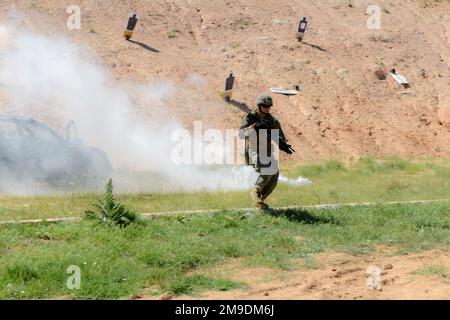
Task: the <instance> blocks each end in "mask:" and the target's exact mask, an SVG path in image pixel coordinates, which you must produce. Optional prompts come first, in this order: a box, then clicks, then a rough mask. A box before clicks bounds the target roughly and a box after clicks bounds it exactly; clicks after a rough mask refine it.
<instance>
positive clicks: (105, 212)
mask: <svg viewBox="0 0 450 320" xmlns="http://www.w3.org/2000/svg"><path fill="white" fill-rule="evenodd" d="M94 207H95V212H94V211H91V210H86V212H85V213H86V218H87V219H89V220H96V221H101V222H107V223H111V224H115V225H118V226H120V227H126V226H128V225H129V224H130V223H133V222H137V220H138V215H137V213H136V212H135V211H133V210H130V209H127V208H125V206H124V205H122V204H120V203H119V202H118V201H116V199H115V198H114V195H113V184H112V180H111V179H109V181H108V183H107V184H106V187H105V194H104V196H103V200H99V201H98V203H96V204H94Z"/></svg>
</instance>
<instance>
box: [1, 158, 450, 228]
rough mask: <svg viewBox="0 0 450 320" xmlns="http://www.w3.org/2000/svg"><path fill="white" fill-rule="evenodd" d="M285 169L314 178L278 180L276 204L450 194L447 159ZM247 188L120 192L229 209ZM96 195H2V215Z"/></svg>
mask: <svg viewBox="0 0 450 320" xmlns="http://www.w3.org/2000/svg"><path fill="white" fill-rule="evenodd" d="M281 173H282V174H283V175H284V176H287V177H289V178H297V177H299V176H303V177H305V178H308V179H310V180H311V181H312V184H311V185H309V186H291V185H287V184H284V183H279V184H278V186H277V188H276V189H275V191H274V192H273V193H272V195H271V196H270V197H269V198H268V203H269V204H270V205H271V206H273V207H284V206H296V205H297V206H301V205H313V204H324V203H347V202H386V201H405V200H427V199H446V198H449V197H450V195H449V192H448V190H450V165H449V161H448V160H445V159H444V160H428V161H425V160H424V161H420V162H412V161H407V160H404V159H400V158H390V159H383V160H377V159H374V158H370V157H368V158H363V159H361V160H358V161H355V162H352V163H349V164H344V163H342V162H340V161H337V160H330V161H325V162H322V163H317V164H307V165H301V166H299V165H289V164H285V166H284V167H283V168H282V170H281ZM249 191H250V190H248V191H247V190H246V191H231V192H209V193H208V192H198V193H168V194H162V193H140V194H121V195H120V200H121V202H123V203H125V204H127V206H129V207H130V208H133V209H134V210H135V211H137V212H140V213H144V212H161V211H176V210H197V209H219V210H222V209H223V210H225V209H233V208H243V207H252V205H253V204H252V201H251V199H250V196H249ZM98 197H99V196H98V195H96V194H77V193H72V194H67V195H59V196H38V197H17V196H6V195H4V196H2V195H0V221H1V220H18V219H37V218H56V217H79V216H83V215H84V212H85V210H86V209H87V208H89V207H91V205H92V203H94V202H96V201H97V199H98Z"/></svg>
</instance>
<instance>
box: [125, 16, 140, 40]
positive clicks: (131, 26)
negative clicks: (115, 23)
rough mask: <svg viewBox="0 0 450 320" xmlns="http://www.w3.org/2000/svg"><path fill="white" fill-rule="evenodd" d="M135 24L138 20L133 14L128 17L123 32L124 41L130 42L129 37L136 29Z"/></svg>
mask: <svg viewBox="0 0 450 320" xmlns="http://www.w3.org/2000/svg"><path fill="white" fill-rule="evenodd" d="M137 22H138V18H137V16H136V13H133V15H130V16H129V17H128V22H127V28H126V29H125V31H124V32H123V36H124V38H125V39H126V40H130V39H131V37H132V36H133V31H134V28H135V27H136V24H137Z"/></svg>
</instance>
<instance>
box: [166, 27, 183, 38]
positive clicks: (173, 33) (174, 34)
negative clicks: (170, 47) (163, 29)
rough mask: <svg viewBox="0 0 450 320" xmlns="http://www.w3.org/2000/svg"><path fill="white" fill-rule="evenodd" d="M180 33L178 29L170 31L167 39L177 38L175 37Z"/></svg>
mask: <svg viewBox="0 0 450 320" xmlns="http://www.w3.org/2000/svg"><path fill="white" fill-rule="evenodd" d="M179 32H180V31H179V30H177V29H172V30H171V31H168V32H167V33H166V35H167V38H169V39H173V38H175V37H176V36H177V33H179Z"/></svg>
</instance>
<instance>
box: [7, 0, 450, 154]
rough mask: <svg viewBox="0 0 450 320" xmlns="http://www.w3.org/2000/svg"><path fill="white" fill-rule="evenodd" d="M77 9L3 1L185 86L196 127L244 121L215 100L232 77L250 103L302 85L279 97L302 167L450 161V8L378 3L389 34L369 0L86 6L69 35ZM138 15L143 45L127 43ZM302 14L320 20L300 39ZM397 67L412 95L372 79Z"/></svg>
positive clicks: (133, 73) (34, 24)
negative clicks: (407, 159) (371, 22)
mask: <svg viewBox="0 0 450 320" xmlns="http://www.w3.org/2000/svg"><path fill="white" fill-rule="evenodd" d="M72 2H73V1H67V0H64V1H55V0H51V1H50V0H34V1H24V0H18V1H2V2H1V3H0V19H1V21H3V22H5V21H12V20H13V18H14V15H12V14H11V11H10V8H11V7H12V4H13V5H14V7H15V9H16V10H17V12H18V13H19V15H20V16H21V17H22V18H21V24H22V25H24V26H26V27H27V28H29V29H30V30H31V31H33V32H39V33H45V34H49V35H50V34H55V33H62V34H65V35H66V36H68V37H70V38H71V39H73V40H74V41H77V42H79V43H82V44H83V45H84V46H86V47H87V48H89V50H88V51H90V52H91V53H95V54H96V55H97V57H98V59H97V60H98V63H101V64H103V65H105V66H106V67H107V68H109V69H110V70H111V72H112V73H113V75H114V76H115V77H116V79H120V80H127V79H129V80H136V81H140V82H144V81H154V80H155V79H156V80H170V81H174V82H176V83H177V84H178V85H179V90H178V93H177V95H176V96H174V97H173V98H172V99H171V101H170V103H169V104H170V107H169V109H170V113H171V115H172V116H173V117H176V118H178V119H180V120H181V121H182V122H183V123H184V124H185V125H186V126H187V127H191V126H192V123H193V121H194V120H204V121H205V123H207V124H208V125H209V126H210V127H218V128H234V127H236V126H237V125H238V123H239V118H240V117H241V116H242V114H243V112H242V111H241V110H239V109H238V108H237V107H236V106H233V105H226V104H224V103H223V102H221V100H220V99H219V98H218V97H217V91H219V90H220V89H221V88H222V85H223V78H224V76H226V75H227V73H228V72H229V71H230V70H233V71H234V73H235V74H236V76H237V83H236V88H235V93H234V98H235V99H236V100H237V101H240V102H245V103H247V104H248V105H252V103H253V101H254V98H255V96H256V95H257V94H258V93H260V92H264V91H267V90H268V87H270V86H289V87H290V86H292V85H294V84H300V86H301V88H302V91H301V94H300V95H298V96H294V97H285V96H280V95H277V96H276V97H275V103H276V107H275V109H274V111H275V113H276V115H277V116H278V117H279V119H280V120H281V122H282V124H283V126H284V128H285V131H286V132H287V134H288V136H289V138H290V141H291V142H293V145H294V148H295V149H297V150H299V151H300V152H297V153H296V154H295V155H294V158H295V159H296V160H299V161H307V160H312V159H323V158H329V157H339V158H346V159H350V158H352V157H358V156H361V155H365V154H374V155H375V156H387V155H393V154H396V155H408V156H414V157H418V156H430V155H436V156H446V155H449V154H450V144H448V141H449V137H450V111H449V108H450V31H449V30H450V3H449V2H448V1H430V0H399V1H384V0H379V1H377V3H378V4H379V5H380V7H381V8H382V28H381V30H369V29H368V28H367V26H366V21H367V19H368V15H367V14H366V8H367V5H368V4H371V3H372V2H370V1H364V0H353V1H351V3H352V4H353V5H352V7H350V6H349V5H348V4H349V1H339V0H305V1H287V0H281V1H266V0H251V1H249V0H233V1H231V0H225V1H224V0H217V1H206V0H188V1H185V0H183V1H182V0H154V1H122V0H108V1H107V0H82V1H78V3H79V6H80V8H81V10H82V29H81V30H73V31H70V30H68V29H67V28H66V27H65V23H66V19H67V17H68V14H67V13H66V8H67V6H68V5H70V4H72ZM131 10H136V11H137V12H138V14H139V16H140V21H139V22H138V26H137V29H136V32H135V36H134V38H133V39H134V40H135V41H137V42H139V43H130V42H126V41H124V40H123V38H122V37H121V34H122V30H123V25H124V23H125V21H124V20H125V18H126V15H127V13H128V12H129V11H131ZM303 14H305V15H308V16H311V23H310V28H309V30H308V33H307V35H306V38H305V41H304V43H303V44H300V43H298V42H297V41H296V40H295V38H294V36H295V31H296V26H297V21H298V17H299V16H300V15H303ZM168 33H172V34H173V35H174V37H173V38H170V37H169V36H168ZM88 51H86V52H88ZM156 51H158V52H156ZM394 67H395V68H396V69H397V70H398V72H399V73H401V74H403V75H405V76H406V77H407V78H408V80H409V81H410V82H411V85H412V87H411V88H410V89H403V88H401V87H399V86H398V85H397V84H396V83H395V82H394V81H393V80H392V79H391V78H390V77H389V76H388V78H387V80H385V81H381V80H378V79H377V77H376V76H375V75H374V71H375V70H376V69H378V68H382V69H383V70H385V71H389V70H390V69H391V68H394ZM0 91H1V90H0Z"/></svg>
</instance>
